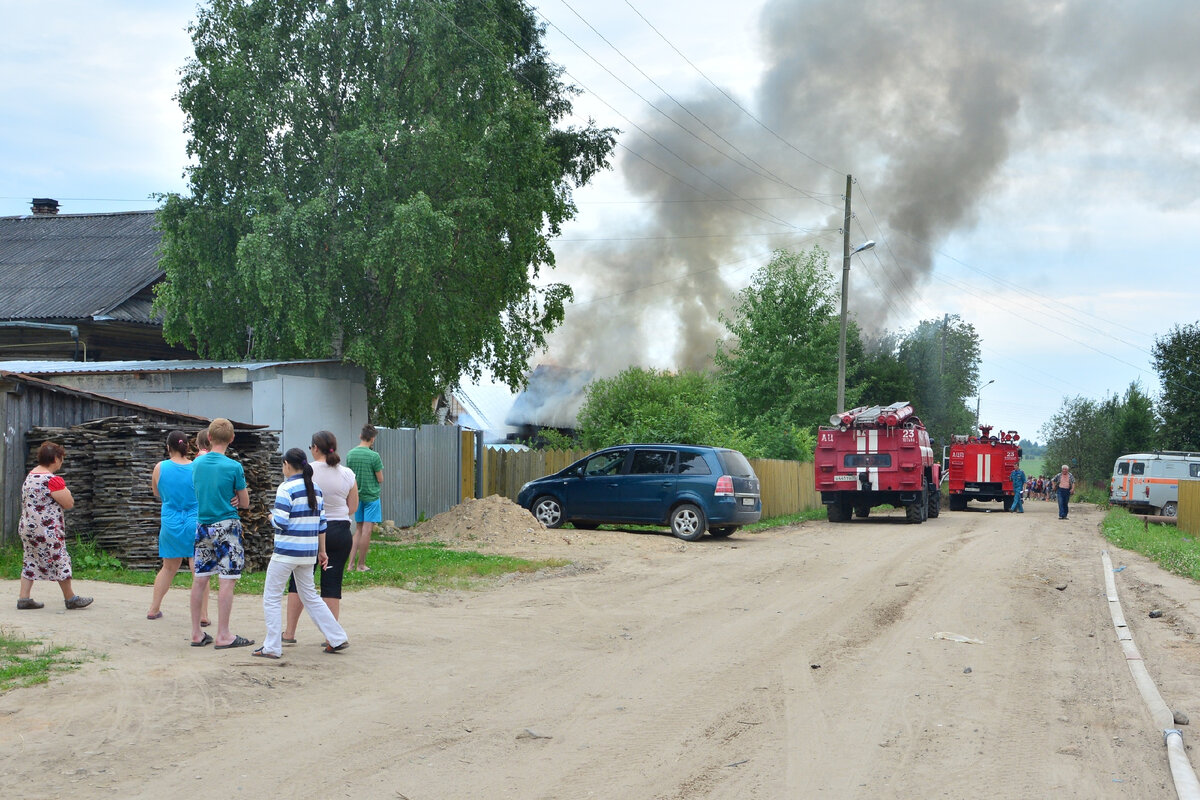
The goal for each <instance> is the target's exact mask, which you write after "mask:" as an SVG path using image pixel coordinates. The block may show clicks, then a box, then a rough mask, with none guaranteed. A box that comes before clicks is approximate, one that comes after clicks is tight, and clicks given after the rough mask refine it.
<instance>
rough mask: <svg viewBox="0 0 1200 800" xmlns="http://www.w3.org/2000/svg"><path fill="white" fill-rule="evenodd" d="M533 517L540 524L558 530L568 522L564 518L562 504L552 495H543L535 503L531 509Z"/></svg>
mask: <svg viewBox="0 0 1200 800" xmlns="http://www.w3.org/2000/svg"><path fill="white" fill-rule="evenodd" d="M530 510H531V511H532V512H533V516H534V517H535V518H536V519H537V521H538V522H540V523H542V524H543V525H545V526H546V527H547V528H557V527H559V526H560V525H562V524H563V523H564V522H566V520H565V519H564V518H563V507H562V503H560V502H558V500H556V499H554V498H553V497H551V496H550V495H548V494H546V495H542V496H541V497H539V498H538V499H537V500H534V501H533V506H531V507H530Z"/></svg>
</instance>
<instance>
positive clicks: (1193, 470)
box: [1188, 464, 1200, 478]
mask: <svg viewBox="0 0 1200 800" xmlns="http://www.w3.org/2000/svg"><path fill="white" fill-rule="evenodd" d="M1188 475H1191V476H1192V477H1193V478H1200V464H1188Z"/></svg>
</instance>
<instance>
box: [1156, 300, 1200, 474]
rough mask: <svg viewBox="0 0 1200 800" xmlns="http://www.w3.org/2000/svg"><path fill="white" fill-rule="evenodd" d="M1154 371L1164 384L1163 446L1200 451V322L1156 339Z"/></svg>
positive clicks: (1160, 401) (1161, 401)
mask: <svg viewBox="0 0 1200 800" xmlns="http://www.w3.org/2000/svg"><path fill="white" fill-rule="evenodd" d="M1154 369H1155V371H1157V372H1158V378H1159V380H1160V381H1162V394H1161V395H1159V398H1158V416H1159V419H1160V420H1161V422H1162V436H1161V442H1160V443H1161V444H1162V445H1163V446H1164V447H1167V448H1170V449H1172V450H1200V323H1193V324H1191V325H1176V326H1175V327H1174V328H1172V329H1171V332H1170V333H1168V334H1167V335H1166V336H1164V337H1162V338H1161V339H1156V340H1155V341H1154Z"/></svg>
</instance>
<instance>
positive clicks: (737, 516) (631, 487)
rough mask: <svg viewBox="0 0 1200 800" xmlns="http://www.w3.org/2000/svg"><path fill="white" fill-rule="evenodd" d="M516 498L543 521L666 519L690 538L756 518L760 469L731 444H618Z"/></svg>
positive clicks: (728, 530)
mask: <svg viewBox="0 0 1200 800" xmlns="http://www.w3.org/2000/svg"><path fill="white" fill-rule="evenodd" d="M517 503H518V504H520V505H521V507H522V508H526V509H528V510H529V511H531V512H532V513H533V515H534V516H535V517H537V519H538V521H540V522H541V523H542V524H543V525H545V526H546V527H547V528H557V527H558V526H560V525H562V524H563V523H565V522H570V523H572V524H573V525H574V526H575V527H576V528H589V529H590V528H595V527H597V526H598V525H602V524H630V525H632V524H637V525H670V526H671V533H673V534H674V535H675V536H678V537H679V538H680V539H683V540H684V541H688V542H691V541H695V540H696V539H699V538H700V537H701V536H703V535H704V533H705V531H707V532H708V533H710V534H712V535H713V536H719V537H724V536H729V535H730V534H732V533H733V532H734V531H736V530H737V529H738V528H740V527H741V526H743V525H749V524H750V523H752V522H758V520H759V517H761V516H762V498H761V496H760V494H759V487H758V476H757V475H755V474H754V468H753V467H751V466H750V462H749V461H747V460H746V457H745V456H743V455H742V454H741V453H739V452H738V451H737V450H727V449H724V448H720V447H705V446H703V445H685V444H623V445H618V446H616V447H608V448H605V449H604V450H598V451H596V452H595V453H592V454H591V455H589V456H587V457H586V458H583V459H581V460H579V461H576V462H575V463H574V464H572V465H571V466H569V467H567V468H566V469H564V470H561V471H559V472H556V473H555V474H553V475H547V476H546V477H544V478H538V479H537V480H535V481H530V482H529V483H527V484H525V485H524V486H522V487H521V493H520V494H519V495H518V496H517Z"/></svg>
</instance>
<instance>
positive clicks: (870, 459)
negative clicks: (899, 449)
mask: <svg viewBox="0 0 1200 800" xmlns="http://www.w3.org/2000/svg"><path fill="white" fill-rule="evenodd" d="M843 464H844V465H845V466H847V467H890V466H891V465H892V454H891V453H847V454H846V456H845V460H844V461H843Z"/></svg>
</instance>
